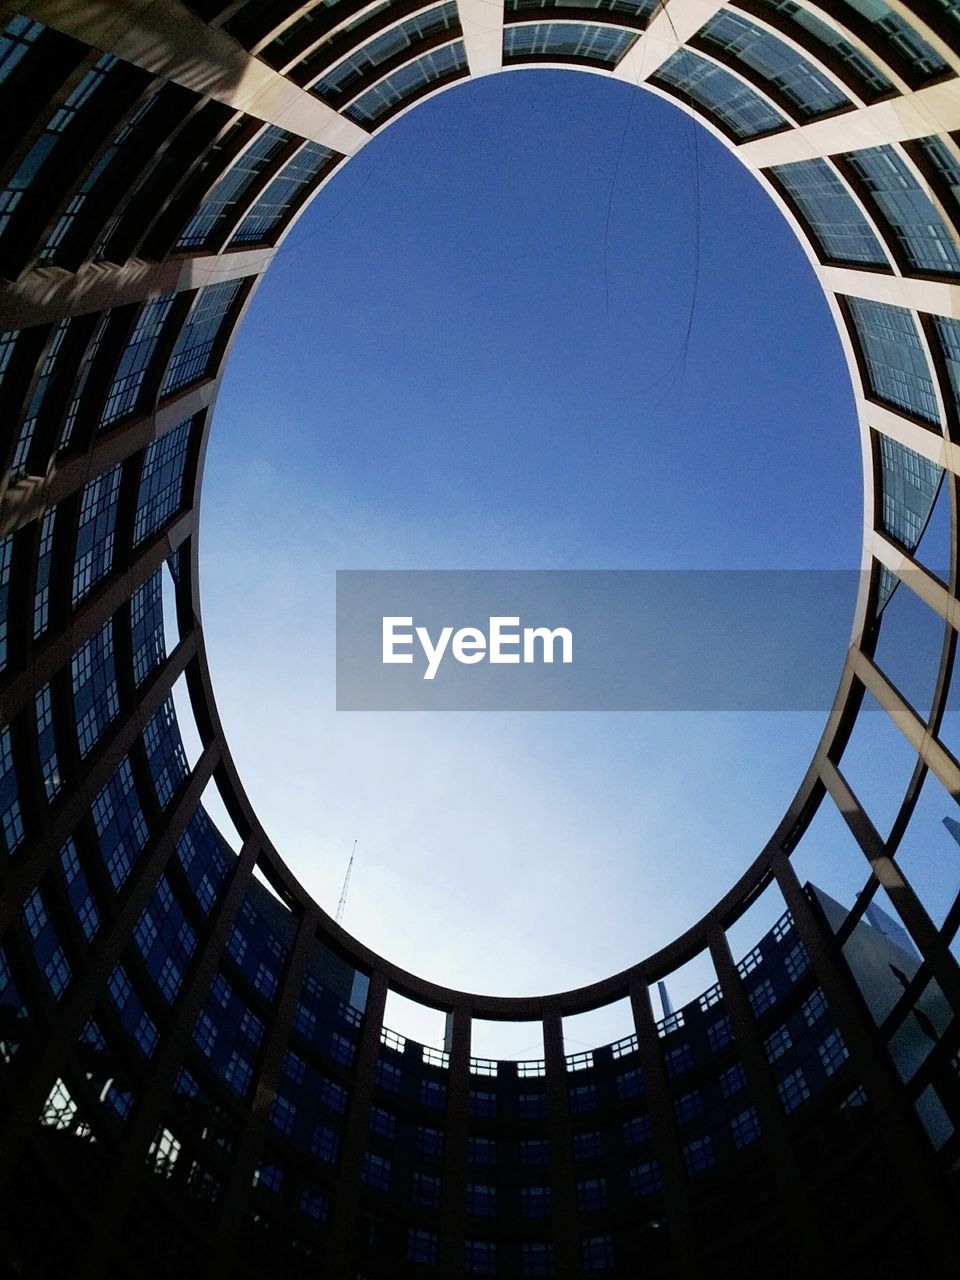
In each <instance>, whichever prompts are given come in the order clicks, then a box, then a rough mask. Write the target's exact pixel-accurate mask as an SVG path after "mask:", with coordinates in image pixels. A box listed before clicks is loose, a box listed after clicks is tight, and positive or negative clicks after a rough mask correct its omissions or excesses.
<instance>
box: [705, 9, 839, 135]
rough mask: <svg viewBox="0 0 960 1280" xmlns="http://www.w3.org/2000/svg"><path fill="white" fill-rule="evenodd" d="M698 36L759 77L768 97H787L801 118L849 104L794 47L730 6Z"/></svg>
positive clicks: (746, 72) (822, 113) (807, 117)
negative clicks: (732, 11) (734, 11)
mask: <svg viewBox="0 0 960 1280" xmlns="http://www.w3.org/2000/svg"><path fill="white" fill-rule="evenodd" d="M697 38H698V40H700V41H702V42H703V43H704V44H705V45H707V46H708V47H709V48H711V49H717V50H720V51H722V52H723V53H725V54H726V56H727V57H728V58H730V59H732V60H733V62H734V63H736V64H737V65H738V67H739V68H742V69H743V71H744V74H745V75H746V76H747V77H750V75H751V73H752V75H753V78H754V79H756V78H759V79H760V80H761V81H762V82H763V87H764V88H765V89H766V90H767V92H769V93H770V94H771V96H773V97H780V98H783V99H786V101H787V102H788V104H789V109H790V110H791V111H792V112H793V114H794V115H795V116H796V117H797V118H798V119H800V120H812V119H814V118H815V117H817V116H822V115H825V114H827V113H829V112H831V111H837V110H839V109H841V108H842V107H849V106H850V105H851V103H850V100H849V99H848V98H847V96H846V94H845V93H843V92H842V91H841V90H840V89H839V88H838V87H837V86H836V85H835V84H834V83H833V81H832V80H830V78H829V77H828V76H827V75H825V74H824V73H823V72H822V71H818V70H817V68H816V67H815V66H814V65H813V64H812V63H811V62H808V61H807V59H806V58H803V57H801V56H800V54H799V53H797V52H796V50H794V49H792V48H791V47H790V46H789V45H787V44H785V43H784V42H783V41H782V40H778V39H777V37H776V36H774V35H771V34H770V32H769V31H766V30H764V29H763V28H762V27H758V26H756V25H755V24H754V23H752V22H749V21H748V20H747V19H746V18H745V17H742V16H741V15H740V14H738V13H731V12H730V10H729V9H721V10H720V12H719V13H717V14H715V15H714V16H713V17H712V18H711V19H710V20H709V21H708V22H707V24H706V25H705V26H704V27H703V28H702V29H701V30H700V31H699V32H698V36H697Z"/></svg>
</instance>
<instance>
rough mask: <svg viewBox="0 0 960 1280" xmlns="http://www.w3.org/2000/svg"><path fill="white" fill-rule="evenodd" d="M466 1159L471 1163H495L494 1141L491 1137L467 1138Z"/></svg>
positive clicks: (495, 1149) (495, 1148)
mask: <svg viewBox="0 0 960 1280" xmlns="http://www.w3.org/2000/svg"><path fill="white" fill-rule="evenodd" d="M467 1159H468V1160H469V1161H470V1162H471V1164H496V1162H497V1144H496V1142H494V1140H493V1138H468V1139H467Z"/></svg>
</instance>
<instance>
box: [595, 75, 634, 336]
mask: <svg viewBox="0 0 960 1280" xmlns="http://www.w3.org/2000/svg"><path fill="white" fill-rule="evenodd" d="M638 92H639V87H637V88H636V89H635V88H634V87H631V90H630V105H629V107H628V108H627V114H626V117H625V118H624V121H623V129H622V130H621V133H620V145H619V146H618V147H617V159H616V163H615V164H614V166H613V179H612V180H611V182H610V193H609V195H608V196H607V214H606V218H605V219H604V223H603V309H604V318H605V319H606V322H607V326H608V327H609V325H610V279H609V274H608V262H607V251H608V249H609V247H610V218H611V214H612V213H613V197H614V193H615V192H616V189H617V179H618V177H619V176H620V162H621V160H622V159H623V147H624V143H625V142H626V140H627V131H628V130H629V128H630V120H631V118H632V116H633V104H634V102H635V100H636V96H637V93H638Z"/></svg>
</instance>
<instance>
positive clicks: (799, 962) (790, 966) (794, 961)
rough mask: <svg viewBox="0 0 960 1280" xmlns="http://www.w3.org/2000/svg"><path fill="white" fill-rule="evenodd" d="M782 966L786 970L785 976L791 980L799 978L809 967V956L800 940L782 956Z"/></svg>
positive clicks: (794, 980)
mask: <svg viewBox="0 0 960 1280" xmlns="http://www.w3.org/2000/svg"><path fill="white" fill-rule="evenodd" d="M783 967H784V968H785V969H786V971H787V976H788V977H789V979H790V981H791V982H796V981H797V980H798V978H801V977H802V976H803V974H805V973H806V971H807V969H809V967H810V957H809V956H808V955H807V949H806V947H805V946H804V945H803V943H802V942H798V943H797V944H796V946H794V947H791V948H790V950H789V951H788V952H787V953H786V955H785V956H784V957H783Z"/></svg>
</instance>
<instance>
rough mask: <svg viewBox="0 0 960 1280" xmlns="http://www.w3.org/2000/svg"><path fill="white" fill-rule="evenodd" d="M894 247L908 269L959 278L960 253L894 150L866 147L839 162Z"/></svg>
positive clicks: (931, 202)
mask: <svg viewBox="0 0 960 1280" xmlns="http://www.w3.org/2000/svg"><path fill="white" fill-rule="evenodd" d="M843 159H844V161H845V162H846V163H847V164H848V165H849V166H850V168H851V169H852V170H853V171H854V173H855V174H857V176H858V177H859V179H860V181H861V182H862V184H863V186H864V188H865V189H866V190H867V191H868V192H869V193H870V197H871V199H872V201H873V203H874V205H875V206H876V208H877V209H878V210H879V212H880V216H881V218H882V219H883V220H884V221H885V222H886V224H887V226H888V227H889V229H890V232H891V234H892V235H893V236H894V237H895V239H896V240H897V242H898V243H899V245H900V247H901V249H902V250H903V253H904V255H905V256H906V259H907V262H908V264H909V266H911V267H912V268H914V269H915V270H916V271H929V272H932V273H934V274H936V275H949V276H956V275H958V274H960V252H958V251H957V248H956V246H955V245H954V243H953V239H952V237H951V235H950V232H949V231H948V230H947V228H946V226H945V225H944V223H943V219H942V218H941V217H940V215H939V213H937V211H936V209H935V208H934V205H933V201H932V200H931V199H930V197H929V196H928V195H927V193H926V192H925V191H924V190H923V188H922V187H921V186H920V183H919V182H918V180H917V179H916V178H915V177H914V175H913V173H912V172H911V170H910V169H909V168H908V167H907V165H906V163H905V162H904V161H903V160H902V159H901V157H900V156H899V155H898V154H897V152H896V151H895V150H894V149H893V147H870V148H867V149H864V150H861V151H851V152H850V153H849V154H848V155H845V156H844V157H843Z"/></svg>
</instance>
